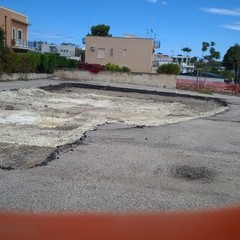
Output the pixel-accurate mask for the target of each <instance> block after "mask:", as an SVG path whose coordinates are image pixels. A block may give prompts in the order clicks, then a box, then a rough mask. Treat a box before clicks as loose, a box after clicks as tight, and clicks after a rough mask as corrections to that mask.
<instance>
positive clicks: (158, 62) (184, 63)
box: [153, 54, 195, 73]
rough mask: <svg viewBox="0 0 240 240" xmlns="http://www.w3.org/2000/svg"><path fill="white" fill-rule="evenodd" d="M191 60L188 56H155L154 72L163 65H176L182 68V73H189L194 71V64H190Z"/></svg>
mask: <svg viewBox="0 0 240 240" xmlns="http://www.w3.org/2000/svg"><path fill="white" fill-rule="evenodd" d="M190 60H191V58H190V57H188V56H182V55H178V56H168V55H164V54H155V55H154V61H153V66H154V70H156V69H157V68H158V67H159V66H162V65H163V64H169V63H176V64H178V65H179V67H180V69H181V70H180V71H181V73H189V72H193V71H194V67H195V66H194V64H192V63H191V62H190Z"/></svg>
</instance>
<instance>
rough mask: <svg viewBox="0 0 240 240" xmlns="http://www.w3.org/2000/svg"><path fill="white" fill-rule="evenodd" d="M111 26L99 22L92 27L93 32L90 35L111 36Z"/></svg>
mask: <svg viewBox="0 0 240 240" xmlns="http://www.w3.org/2000/svg"><path fill="white" fill-rule="evenodd" d="M109 31H110V26H108V25H104V24H99V25H96V26H92V27H91V34H88V36H100V37H111V36H112V34H109Z"/></svg>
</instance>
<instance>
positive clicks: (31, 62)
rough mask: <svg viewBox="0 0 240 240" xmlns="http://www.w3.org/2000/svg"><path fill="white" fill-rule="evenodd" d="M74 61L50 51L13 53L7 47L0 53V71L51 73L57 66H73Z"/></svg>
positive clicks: (9, 72)
mask: <svg viewBox="0 0 240 240" xmlns="http://www.w3.org/2000/svg"><path fill="white" fill-rule="evenodd" d="M75 66H76V61H75V60H71V59H67V58H66V57H61V56H60V55H59V54H51V53H44V54H40V53H33V52H28V53H13V52H11V51H10V50H8V49H7V48H6V49H4V54H0V73H1V72H2V73H8V74H11V73H30V72H33V73H34V72H36V73H53V72H54V70H55V68H57V67H65V68H75Z"/></svg>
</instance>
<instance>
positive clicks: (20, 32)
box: [0, 6, 30, 51]
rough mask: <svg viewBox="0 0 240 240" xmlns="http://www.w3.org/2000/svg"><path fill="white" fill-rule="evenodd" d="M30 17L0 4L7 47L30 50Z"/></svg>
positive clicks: (1, 25)
mask: <svg viewBox="0 0 240 240" xmlns="http://www.w3.org/2000/svg"><path fill="white" fill-rule="evenodd" d="M29 25H30V24H29V23H28V17H27V16H25V15H23V14H21V13H18V12H15V11H13V10H11V9H7V8H5V7H2V6H0V27H1V28H2V29H3V30H4V31H5V34H6V40H5V44H6V46H7V47H10V48H12V49H13V50H14V51H26V50H28V26H29Z"/></svg>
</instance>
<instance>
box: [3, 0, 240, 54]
mask: <svg viewBox="0 0 240 240" xmlns="http://www.w3.org/2000/svg"><path fill="white" fill-rule="evenodd" d="M0 6H3V7H6V8H10V9H12V10H14V11H17V12H20V13H22V14H25V15H27V16H28V21H29V22H30V23H31V26H29V34H28V38H29V40H30V41H47V42H48V43H56V44H61V43H63V42H65V43H66V42H67V43H73V44H76V45H78V46H80V47H84V45H83V44H82V38H84V37H85V36H86V34H88V33H90V30H91V27H92V26H95V25H98V24H105V25H109V26H110V27H111V29H110V34H112V36H113V37H122V36H124V35H126V34H131V35H134V36H136V37H142V38H155V39H156V40H159V41H161V48H160V49H157V50H156V52H161V53H163V54H167V55H173V54H174V55H177V54H182V52H181V49H182V48H184V47H189V48H190V49H192V52H191V56H192V57H193V56H197V57H201V48H202V42H203V41H205V42H211V41H213V42H215V43H216V46H215V48H216V50H217V51H220V53H221V57H223V56H224V54H225V53H226V52H227V50H228V49H229V48H230V47H231V46H234V45H235V44H240V1H239V0H165V1H164V0H84V1H82V0H68V1H59V0H48V1H47V0H41V1H33V0H0Z"/></svg>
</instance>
